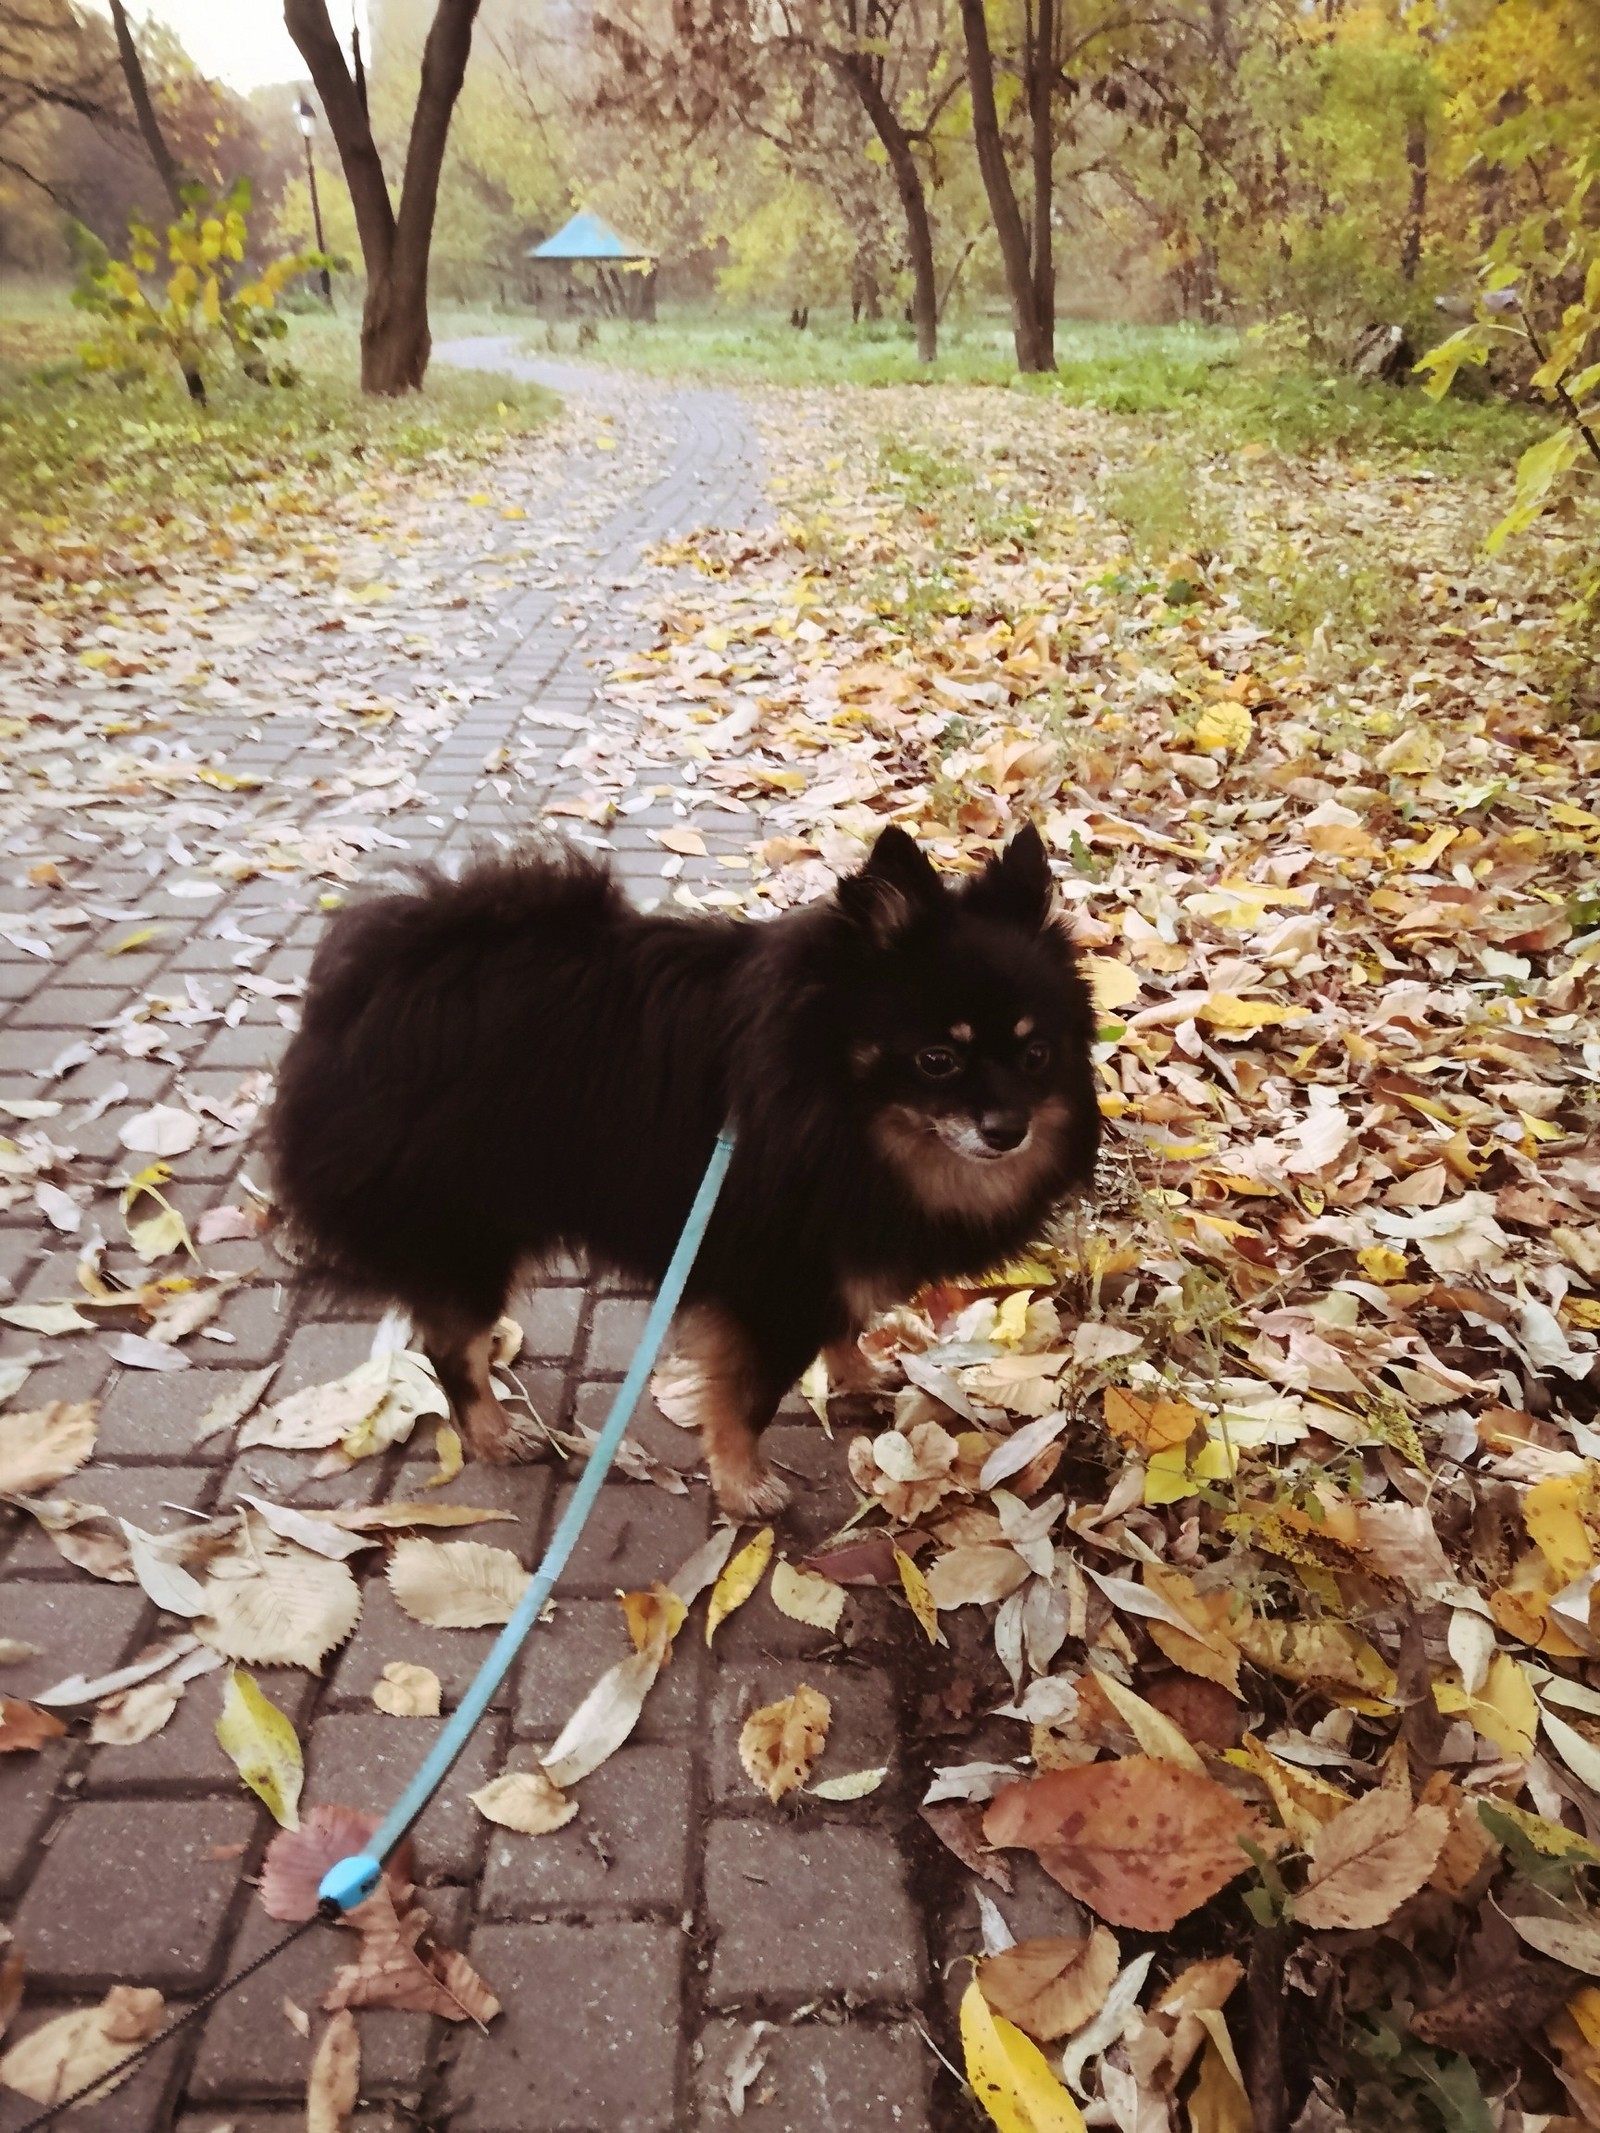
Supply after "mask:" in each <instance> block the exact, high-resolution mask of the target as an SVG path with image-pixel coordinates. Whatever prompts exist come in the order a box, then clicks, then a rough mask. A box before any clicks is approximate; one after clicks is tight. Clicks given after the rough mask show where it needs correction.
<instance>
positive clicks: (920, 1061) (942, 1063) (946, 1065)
mask: <svg viewBox="0 0 1600 2133" xmlns="http://www.w3.org/2000/svg"><path fill="white" fill-rule="evenodd" d="M960 1071H961V1061H960V1060H959V1059H958V1058H957V1057H956V1055H955V1053H954V1052H953V1051H951V1049H950V1047H949V1045H948V1044H925V1045H924V1046H923V1047H922V1050H921V1051H920V1052H918V1054H917V1072H918V1073H919V1074H926V1075H927V1077H928V1079H929V1080H930V1081H948V1080H949V1079H950V1076H951V1075H952V1074H959V1073H960Z"/></svg>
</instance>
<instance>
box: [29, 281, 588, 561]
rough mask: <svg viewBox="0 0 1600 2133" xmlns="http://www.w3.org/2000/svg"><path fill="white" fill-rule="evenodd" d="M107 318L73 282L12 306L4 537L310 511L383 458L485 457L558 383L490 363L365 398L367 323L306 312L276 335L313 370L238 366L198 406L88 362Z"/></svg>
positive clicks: (547, 400)
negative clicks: (247, 371)
mask: <svg viewBox="0 0 1600 2133" xmlns="http://www.w3.org/2000/svg"><path fill="white" fill-rule="evenodd" d="M92 323H93V322H92V321H90V320H88V319H86V318H85V317H83V316H82V314H80V313H78V312H75V311H73V310H72V309H71V308H70V306H69V305H68V304H67V303H66V301H65V298H64V296H63V295H62V294H61V293H60V292H55V291H48V290H44V291H40V290H32V289H26V288H24V289H22V290H12V291H7V292H6V294H5V300H4V302H3V303H0V539H4V540H5V541H6V542H7V543H8V544H11V545H14V546H17V547H21V548H25V549H29V550H37V549H38V547H39V546H40V544H41V542H44V541H48V539H49V538H50V537H52V536H54V535H59V534H61V533H64V532H67V531H68V530H70V531H71V532H72V533H73V534H75V535H79V534H81V535H86V536H88V537H90V538H97V537H98V538H105V537H110V536H116V537H121V538H123V539H126V540H136V539H139V538H141V537H146V536H148V535H149V534H150V532H151V529H152V528H153V527H156V528H159V527H161V526H164V525H168V524H175V523H177V522H182V521H190V522H192V523H193V524H194V525H195V526H204V525H220V524H225V523H227V522H229V521H238V520H242V519H244V518H247V517H249V516H251V515H252V512H253V511H255V510H257V509H259V508H261V507H263V506H267V505H269V504H270V502H271V500H272V499H274V498H280V497H281V498H282V499H284V500H285V507H286V508H287V509H289V510H292V511H296V512H302V513H303V512H304V511H305V510H306V509H307V508H308V507H309V508H314V506H315V502H316V499H317V498H318V496H321V495H327V494H330V493H335V492H337V491H339V490H341V489H343V488H346V487H348V486H350V485H351V484H353V483H356V482H359V481H362V480H365V479H367V478H369V477H370V475H371V474H372V473H373V472H374V471H375V470H377V469H379V468H381V467H383V466H386V465H388V466H396V465H399V466H404V465H415V464H417V463H418V462H420V461H423V460H427V459H430V458H434V457H436V456H440V455H447V456H459V457H462V458H475V457H479V456H482V455H483V454H485V453H487V452H488V451H490V450H492V449H493V448H494V447H495V446H496V445H497V444H498V443H500V442H501V441H503V440H504V438H505V437H507V436H508V435H514V434H519V433H523V432H527V431H530V430H533V429H536V428H538V427H539V426H540V425H541V424H542V423H544V422H545V421H546V420H547V419H548V418H549V416H550V414H551V413H552V412H553V410H554V408H555V406H556V404H557V403H556V401H555V398H554V396H553V395H551V394H549V393H547V392H544V391H542V390H541V389H540V388H539V387H537V386H533V385H525V384H520V383H516V382H514V381H513V380H511V379H509V378H506V377H501V376H498V375H495V374H493V373H489V372H479V371H457V370H452V369H450V368H449V367H448V366H446V365H444V364H439V365H436V366H435V367H434V368H433V369H432V370H431V371H430V374H429V376H428V380H427V384H426V387H425V389H424V390H423V391H422V392H421V393H416V394H410V395H408V396H406V397H405V398H403V399H397V400H382V399H372V398H368V397H365V396H364V395H363V394H362V393H361V391H360V388H359V375H358V369H359V366H358V346H357V319H356V316H355V313H354V310H353V307H352V306H351V304H350V303H349V300H348V298H346V299H345V301H344V302H343V304H342V305H341V308H340V310H339V311H338V312H336V313H335V315H334V316H333V317H331V318H330V317H328V316H327V315H326V314H324V313H323V312H322V311H321V309H320V307H317V308H315V309H304V310H297V312H296V313H295V315H294V316H293V318H292V323H291V327H290V332H289V336H288V339H287V340H286V341H283V342H279V343H277V344H276V348H275V353H276V352H279V351H281V352H282V353H283V354H285V355H286V356H287V358H288V360H289V361H291V362H292V363H293V364H294V365H295V366H296V368H297V370H298V371H299V373H300V381H299V382H298V383H297V384H295V385H293V386H289V387H263V386H258V385H254V384H252V383H251V382H250V381H249V380H248V379H246V378H243V377H241V376H239V375H238V374H237V373H234V372H232V371H230V370H227V369H225V368H224V369H219V370H218V372H217V373H216V375H215V378H214V380H213V381H212V391H211V403H210V405H209V406H208V407H205V408H198V407H196V406H195V405H194V404H193V403H192V402H191V401H190V400H189V399H188V397H187V395H186V393H185V392H184V389H183V386H182V383H181V381H180V380H179V379H178V377H177V375H176V372H174V373H173V374H172V375H171V376H170V377H166V376H163V377H161V378H158V379H157V380H155V381H153V382H150V383H137V384H133V385H129V386H127V387H119V386H118V385H116V384H114V383H113V382H112V381H111V380H110V379H109V378H106V377H94V378H87V377H84V376H82V375H81V374H80V373H79V372H78V370H77V366H76V364H75V362H74V360H73V353H74V350H75V348H76V346H77V344H78V343H79V342H80V341H82V340H84V339H85V338H87V337H88V335H89V333H90V332H91V330H92Z"/></svg>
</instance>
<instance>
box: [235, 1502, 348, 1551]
mask: <svg viewBox="0 0 1600 2133" xmlns="http://www.w3.org/2000/svg"><path fill="white" fill-rule="evenodd" d="M239 1501H240V1502H241V1503H247V1504H248V1505H249V1506H250V1508H251V1510H252V1511H254V1512H255V1514H256V1515H257V1517H258V1518H260V1519H262V1520H263V1521H264V1522H265V1523H266V1524H267V1525H268V1526H269V1527H270V1528H271V1529H272V1531H273V1532H274V1533H276V1534H277V1536H278V1538H279V1539H280V1540H287V1541H293V1542H294V1544H295V1546H296V1547H297V1548H309V1549H310V1550H311V1552H312V1554H313V1555H326V1556H328V1557H329V1558H330V1559H331V1560H332V1561H334V1562H343V1561H344V1560H345V1558H346V1557H348V1556H352V1555H359V1554H360V1553H361V1551H362V1549H363V1548H370V1547H373V1546H374V1545H375V1543H374V1542H372V1541H369V1540H363V1539H362V1538H361V1536H360V1535H359V1534H358V1533H352V1532H351V1531H350V1529H349V1528H348V1527H347V1526H344V1525H341V1524H340V1523H338V1521H337V1520H335V1519H333V1518H331V1517H327V1518H322V1517H318V1516H317V1514H316V1513H315V1512H314V1511H296V1510H295V1509H294V1508H293V1507H292V1506H291V1505H289V1504H282V1503H269V1502H268V1501H267V1500H266V1498H265V1497H263V1496H247V1495H245V1494H244V1492H243V1491H242V1490H241V1491H240V1495H239Z"/></svg>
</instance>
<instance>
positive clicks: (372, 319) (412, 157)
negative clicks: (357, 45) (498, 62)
mask: <svg viewBox="0 0 1600 2133" xmlns="http://www.w3.org/2000/svg"><path fill="white" fill-rule="evenodd" d="M478 4H479V0H438V7H437V9H436V10H435V13H434V18H433V23H432V26H431V28H430V29H429V31H428V40H427V43H426V44H425V45H424V47H423V52H422V80H421V83H420V85H419V87H418V90H417V106H416V110H415V111H414V113H413V114H412V119H411V139H410V141H409V142H408V143H407V146H406V168H405V178H404V181H403V182H402V184H401V187H400V209H399V212H398V214H397V213H396V212H395V210H394V209H393V207H392V206H391V205H390V202H389V188H388V185H387V183H386V182H385V179H384V174H383V162H382V159H381V157H380V156H379V154H378V149H377V144H376V143H375V142H374V140H373V138H372V128H371V126H370V125H369V124H368V121H367V114H366V111H365V109H364V108H363V99H362V94H361V90H360V88H359V87H358V85H357V83H356V82H355V81H354V80H353V79H352V77H351V73H350V69H349V67H348V66H347V65H346V64H345V57H344V48H343V46H342V45H341V44H340V43H339V40H338V38H337V37H336V36H335V35H334V32H333V26H332V24H331V23H330V22H329V20H328V8H327V0H284V4H283V19H284V23H285V25H286V26H287V28H288V31H289V35H290V36H291V37H292V38H293V39H294V42H295V45H296V48H297V49H298V51H299V53H300V56H301V57H302V58H303V59H304V61H305V63H306V65H307V67H308V68H309V69H310V71H311V79H312V81H313V82H314V83H315V84H316V90H317V95H318V96H319V97H320V99H321V101H322V108H323V111H324V112H325V113H326V114H327V120H328V125H329V128H330V130H331V132H332V134H333V138H334V143H335V145H336V146H337V148H338V150H339V161H340V162H341V163H342V164H343V166H344V175H345V183H346V184H347V185H348V187H349V188H350V202H351V205H352V206H353V207H354V209H355V215H356V230H357V232H358V234H359V236H360V239H361V256H362V260H363V262H364V264H365V266H366V270H367V300H366V304H365V306H364V308H363V310H362V314H361V389H362V391H363V392H368V393H385V394H394V393H403V392H413V391H415V390H416V389H417V387H418V386H420V385H421V383H422V380H423V378H424V376H425V375H426V373H427V368H428V356H429V354H430V352H431V350H432V346H433V340H432V336H431V334H430V333H429V331H428V256H429V252H430V250H431V248H432V244H433V220H434V214H435V211H436V210H437V208H438V204H439V172H440V169H441V167H442V166H443V163H444V151H445V143H446V142H447V141H448V139H449V137H450V120H451V116H452V114H453V112H454V110H455V105H456V98H457V97H458V96H459V95H460V93H461V84H462V81H463V79H464V77H465V75H466V71H467V55H468V53H469V52H470V51H471V49H472V25H473V21H474V19H475V17H476V15H477V12H478Z"/></svg>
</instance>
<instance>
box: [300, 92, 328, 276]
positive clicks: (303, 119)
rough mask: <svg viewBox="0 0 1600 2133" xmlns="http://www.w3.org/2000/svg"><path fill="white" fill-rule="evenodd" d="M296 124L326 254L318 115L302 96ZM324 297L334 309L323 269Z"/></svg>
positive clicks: (319, 238) (314, 215) (313, 211)
mask: <svg viewBox="0 0 1600 2133" xmlns="http://www.w3.org/2000/svg"><path fill="white" fill-rule="evenodd" d="M294 117H295V124H296V125H297V126H298V127H299V128H300V138H301V139H302V140H303V141H304V142H305V144H306V182H307V184H308V185H309V186H310V187H311V220H312V222H313V224H314V225H315V227H316V232H317V250H318V251H319V252H326V251H327V249H328V247H327V245H326V244H325V243H324V242H323V238H322V202H321V201H320V200H319V199H318V198H317V166H316V162H315V160H314V158H313V157H312V154H311V136H312V135H313V134H314V133H315V132H316V130H317V114H316V113H315V111H313V110H312V108H311V106H310V104H309V103H308V102H307V101H306V99H305V98H304V97H303V96H302V97H301V98H300V99H299V101H298V102H297V103H296V105H295V107H294ZM322 295H323V301H324V302H325V303H326V304H327V306H328V309H329V310H330V311H331V310H332V309H333V276H332V275H331V274H330V273H329V272H328V269H327V268H326V267H324V268H323V269H322Z"/></svg>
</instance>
